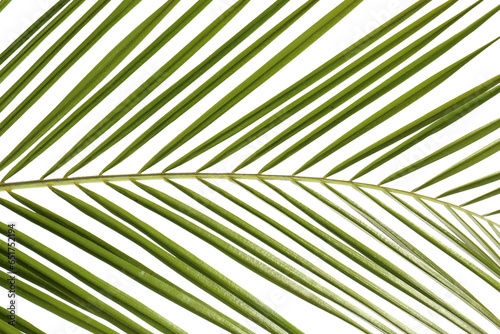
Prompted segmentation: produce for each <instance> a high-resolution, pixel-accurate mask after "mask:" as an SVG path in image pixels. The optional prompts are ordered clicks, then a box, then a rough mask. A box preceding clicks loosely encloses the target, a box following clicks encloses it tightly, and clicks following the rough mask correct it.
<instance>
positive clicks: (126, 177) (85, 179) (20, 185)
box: [0, 173, 500, 228]
mask: <svg viewBox="0 0 500 334" xmlns="http://www.w3.org/2000/svg"><path fill="white" fill-rule="evenodd" d="M228 178H234V179H247V180H281V181H303V182H317V183H323V182H324V183H329V184H337V185H356V186H358V187H363V188H369V189H375V190H386V191H389V192H391V193H396V194H401V195H408V196H417V197H419V198H420V199H425V200H429V201H432V202H434V203H438V204H441V205H445V206H446V205H448V206H450V207H452V208H455V209H457V210H460V211H462V212H464V213H468V214H471V215H473V216H475V217H478V218H481V219H484V220H485V221H487V222H488V223H491V224H493V225H495V226H497V227H499V228H500V224H498V223H496V222H494V221H492V220H490V219H488V218H487V217H485V216H483V215H481V214H478V213H476V212H473V211H470V210H467V209H465V208H464V207H462V206H460V205H456V204H453V203H450V202H446V201H443V200H440V199H437V198H434V197H431V196H426V195H423V194H418V193H416V192H411V191H406V190H402V189H396V188H390V187H382V186H379V185H375V184H370V183H362V182H354V181H346V180H339V179H331V178H322V177H313V176H296V175H270V174H244V173H149V174H115V175H92V176H80V177H69V178H53V179H43V180H30V181H18V182H7V183H3V184H0V191H10V190H16V189H31V188H43V187H47V186H62V185H74V184H77V183H78V184H80V183H101V182H105V181H130V180H161V179H228Z"/></svg>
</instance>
